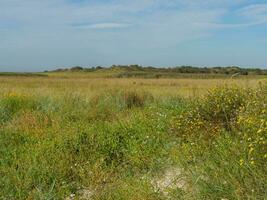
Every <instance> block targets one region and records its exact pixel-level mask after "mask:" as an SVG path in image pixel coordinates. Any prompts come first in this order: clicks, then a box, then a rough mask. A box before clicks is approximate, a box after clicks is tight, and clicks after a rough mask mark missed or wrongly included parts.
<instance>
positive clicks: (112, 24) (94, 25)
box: [74, 22, 131, 29]
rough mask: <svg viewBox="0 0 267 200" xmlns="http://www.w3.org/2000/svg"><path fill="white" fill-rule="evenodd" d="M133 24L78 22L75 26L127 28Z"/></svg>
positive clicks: (86, 27)
mask: <svg viewBox="0 0 267 200" xmlns="http://www.w3.org/2000/svg"><path fill="white" fill-rule="evenodd" d="M130 26H131V24H124V23H110V22H105V23H96V24H77V25H74V27H77V28H82V29H114V28H127V27H130Z"/></svg>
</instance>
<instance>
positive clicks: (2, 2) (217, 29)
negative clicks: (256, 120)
mask: <svg viewBox="0 0 267 200" xmlns="http://www.w3.org/2000/svg"><path fill="white" fill-rule="evenodd" d="M113 64H125V65H127V64H139V65H143V66H163V67H164V66H179V65H193V66H208V67H209V66H230V65H237V66H241V67H261V68H267V0H205V1H203V0H0V71H43V70H51V69H55V68H60V67H70V66H77V65H79V66H84V67H90V66H98V65H101V66H110V65H113Z"/></svg>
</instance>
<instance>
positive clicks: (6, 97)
mask: <svg viewBox="0 0 267 200" xmlns="http://www.w3.org/2000/svg"><path fill="white" fill-rule="evenodd" d="M44 74H45V75H46V76H41V77H35V76H32V77H31V76H27V77H25V76H4V75H3V76H0V199H3V200H13V199H14V200H17V199H18V200H20V199H40V200H41V199H64V200H65V199H66V200H72V199H73V200H74V199H92V200H98V199H100V200H101V199H102V200H112V199H114V200H117V199H118V200H120V199H121V200H124V199H125V200H128V199H129V200H154V199H155V200H164V199H171V200H176V199H186V200H191V199H195V200H199V199H210V200H214V199H215V200H216V199H218V200H223V199H224V200H232V199H255V200H258V199H266V198H267V183H266V180H267V168H266V161H267V145H266V141H267V104H266V102H267V79H266V76H244V77H239V78H237V79H231V78H229V77H217V78H208V79H205V78H203V77H202V78H199V77H197V78H194V77H193V78H192V77H191V78H190V77H186V78H185V77H181V78H176V79H170V78H168V79H167V78H162V79H142V78H128V79H126V78H107V77H108V76H105V75H104V74H97V75H96V74H89V75H88V74H87V75H86V74H82V73H72V74H71V73H59V72H58V73H44Z"/></svg>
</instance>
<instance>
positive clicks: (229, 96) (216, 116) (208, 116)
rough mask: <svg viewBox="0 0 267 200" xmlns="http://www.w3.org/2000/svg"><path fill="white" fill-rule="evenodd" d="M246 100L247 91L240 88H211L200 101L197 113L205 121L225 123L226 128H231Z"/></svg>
mask: <svg viewBox="0 0 267 200" xmlns="http://www.w3.org/2000/svg"><path fill="white" fill-rule="evenodd" d="M245 100H246V93H245V91H244V90H242V89H240V88H236V87H232V88H229V87H226V86H225V87H217V88H214V89H212V90H210V91H209V93H208V95H206V96H205V98H204V100H203V101H202V102H200V104H199V105H198V106H197V109H196V112H197V113H196V114H197V115H198V116H199V117H200V118H201V119H202V120H203V121H208V122H211V123H213V124H214V125H216V124H218V125H223V126H224V128H226V129H227V130H230V129H231V126H232V125H233V123H235V122H236V118H237V115H238V112H239V110H240V108H241V107H242V106H244V103H245Z"/></svg>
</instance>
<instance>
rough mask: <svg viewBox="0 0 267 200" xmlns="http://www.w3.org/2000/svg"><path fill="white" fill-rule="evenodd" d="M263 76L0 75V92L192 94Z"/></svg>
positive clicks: (254, 82)
mask: <svg viewBox="0 0 267 200" xmlns="http://www.w3.org/2000/svg"><path fill="white" fill-rule="evenodd" d="M263 79H264V78H261V79H259V78H253V77H252V78H240V79H234V80H232V79H221V78H218V79H140V78H138V79H134V78H130V79H127V78H125V79H117V78H81V77H76V78H75V77H73V78H64V77H42V78H40V77H39V78H38V77H0V93H5V92H10V91H12V92H22V93H27V94H36V95H38V94H42V95H51V94H52V95H53V96H56V95H61V94H63V93H75V94H79V95H82V96H86V97H91V96H94V95H95V94H96V93H99V92H105V91H107V90H116V89H137V90H145V91H147V92H150V93H151V94H153V95H154V96H161V97H163V96H177V95H179V96H182V97H192V96H199V95H202V94H205V93H206V91H207V90H208V89H210V88H212V87H215V86H218V85H224V84H228V85H231V84H234V85H237V86H239V87H250V88H254V87H256V86H257V85H258V83H259V82H261V81H263Z"/></svg>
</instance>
